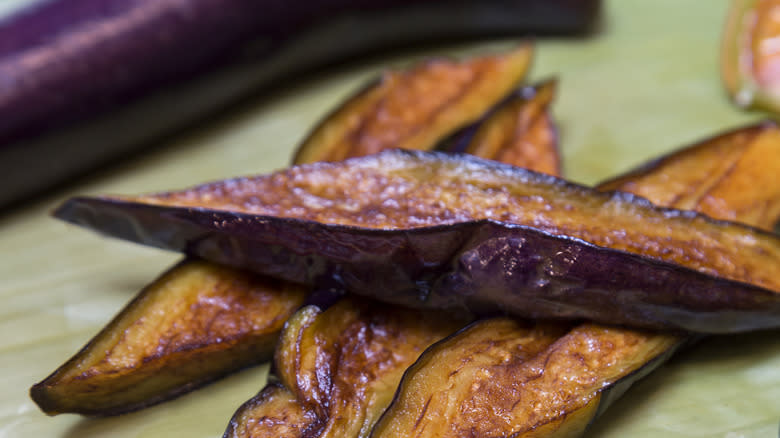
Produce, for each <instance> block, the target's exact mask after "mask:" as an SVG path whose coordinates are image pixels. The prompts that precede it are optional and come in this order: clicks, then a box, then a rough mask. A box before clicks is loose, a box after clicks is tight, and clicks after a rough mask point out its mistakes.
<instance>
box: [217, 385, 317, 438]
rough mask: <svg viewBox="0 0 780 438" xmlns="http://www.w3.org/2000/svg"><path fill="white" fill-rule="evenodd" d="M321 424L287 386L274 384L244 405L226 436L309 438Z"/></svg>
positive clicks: (230, 437) (231, 422)
mask: <svg viewBox="0 0 780 438" xmlns="http://www.w3.org/2000/svg"><path fill="white" fill-rule="evenodd" d="M318 424H319V423H318V420H317V416H316V415H315V414H314V412H313V411H310V410H307V409H306V408H304V407H303V406H302V405H301V404H300V403H298V400H297V399H296V398H295V394H293V393H292V392H291V391H290V390H289V389H287V388H285V387H284V385H282V384H280V383H279V382H274V383H270V384H269V385H267V386H266V387H265V388H264V389H263V390H262V391H261V392H260V394H258V395H257V396H255V397H253V398H252V399H250V400H249V401H247V402H246V403H244V404H243V405H241V407H240V408H239V410H238V411H237V412H236V413H235V415H233V418H231V419H230V425H229V426H228V429H227V431H225V435H224V436H225V438H232V437H235V438H238V437H275V438H299V437H305V436H309V435H308V434H309V431H310V430H311V429H313V428H315V427H317V425H318Z"/></svg>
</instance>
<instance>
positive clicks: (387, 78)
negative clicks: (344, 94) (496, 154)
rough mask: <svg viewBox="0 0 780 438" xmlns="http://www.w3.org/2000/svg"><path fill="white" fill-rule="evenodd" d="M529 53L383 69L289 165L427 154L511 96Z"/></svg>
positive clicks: (524, 48) (524, 49)
mask: <svg viewBox="0 0 780 438" xmlns="http://www.w3.org/2000/svg"><path fill="white" fill-rule="evenodd" d="M531 53H532V50H531V46H530V45H524V46H522V47H520V48H518V49H516V50H514V51H511V52H508V53H504V54H500V55H493V56H483V57H474V58H470V59H467V60H464V61H454V60H447V59H432V60H428V61H426V62H422V63H420V64H418V65H415V66H414V67H413V68H410V69H406V70H401V71H388V72H386V73H385V74H384V75H383V76H382V78H381V79H380V81H379V83H378V84H376V85H373V86H371V87H368V88H367V89H366V90H364V91H362V92H360V93H359V94H358V95H357V96H355V97H354V98H352V99H350V100H348V101H347V102H346V103H345V104H344V105H342V106H341V107H340V108H339V109H338V110H337V111H336V112H335V113H334V114H332V115H330V116H328V117H327V118H326V119H325V121H324V122H322V123H321V124H320V125H319V126H318V127H317V128H316V129H315V130H314V132H313V133H312V134H311V135H310V136H309V138H307V139H306V140H305V141H304V143H303V144H302V146H301V147H300V149H299V150H298V152H297V154H296V157H295V160H294V162H295V163H312V162H316V161H340V160H343V159H345V158H347V157H359V156H363V155H369V154H373V153H376V152H379V151H382V150H385V149H389V148H403V149H421V150H429V149H432V148H433V147H435V146H436V143H437V142H439V141H440V140H442V139H443V138H444V137H445V136H446V135H448V134H450V133H452V132H454V131H455V130H456V129H458V128H460V127H463V126H465V125H466V124H468V123H471V122H474V121H476V120H477V119H479V118H480V117H481V116H482V115H483V114H484V113H485V112H486V111H487V110H488V109H490V108H491V107H492V106H494V105H496V104H497V103H498V102H499V101H500V100H501V99H502V98H503V97H505V96H507V95H508V94H509V93H511V92H512V91H513V90H514V89H515V88H516V87H517V86H518V84H519V83H520V81H521V80H522V78H523V76H525V72H526V71H527V70H528V66H529V64H530V61H531Z"/></svg>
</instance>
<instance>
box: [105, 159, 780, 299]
mask: <svg viewBox="0 0 780 438" xmlns="http://www.w3.org/2000/svg"><path fill="white" fill-rule="evenodd" d="M118 199H120V200H123V201H130V202H141V203H148V204H157V205H165V206H177V207H206V208H211V209H219V210H230V211H235V212H244V213H250V214H257V215H268V216H277V217H284V218H295V219H304V220H311V221H317V222H321V223H329V224H341V225H352V226H359V227H366V228H382V229H409V228H417V227H423V226H431V225H443V224H453V223H457V222H462V221H469V220H478V219H493V220H497V221H502V222H507V223H512V224H522V225H529V226H533V227H536V228H538V229H540V230H542V231H545V232H549V233H551V234H555V235H563V236H571V237H576V238H580V239H583V240H585V241H588V242H591V243H594V244H596V245H600V246H604V247H609V248H614V249H618V250H624V251H628V252H632V253H636V254H642V255H646V256H649V257H653V258H656V259H660V260H664V261H668V262H672V263H676V264H679V265H682V266H686V267H689V268H693V269H697V270H699V271H701V272H704V273H708V274H713V275H718V276H722V277H725V278H729V279H732V280H737V281H744V282H749V283H753V284H756V285H759V286H762V287H765V288H768V289H771V290H775V291H780V278H778V276H777V275H775V273H776V267H777V266H778V263H779V262H780V241H779V240H778V239H777V238H776V237H775V236H771V235H766V234H763V233H759V232H756V231H755V230H752V229H748V228H745V227H742V226H737V225H731V224H718V223H715V222H713V221H711V220H709V219H707V218H706V217H703V216H692V215H684V214H681V213H679V212H674V211H671V212H670V211H665V210H662V209H658V208H654V207H652V206H650V205H649V204H646V203H644V202H636V201H634V200H632V199H629V198H627V197H626V196H610V195H608V194H599V193H597V192H594V191H591V190H588V189H585V188H582V187H578V186H573V185H569V184H565V183H563V182H562V180H557V179H554V178H551V177H547V176H542V175H539V174H534V173H532V172H526V171H523V170H521V169H517V168H510V167H501V166H500V165H498V164H493V163H490V162H485V161H476V160H475V159H471V158H467V157H454V158H452V157H448V156H444V155H441V154H424V153H417V154H409V153H404V152H398V151H388V152H384V153H380V154H378V155H372V156H368V157H362V158H358V159H352V160H347V161H344V162H339V163H318V164H314V165H305V166H297V167H292V168H290V169H288V170H285V171H281V172H277V173H274V174H270V175H267V176H260V177H254V178H244V179H235V180H228V181H222V182H217V183H212V184H207V185H203V186H198V187H195V188H192V189H189V190H184V191H180V192H170V193H164V194H158V195H147V196H138V197H123V198H118Z"/></svg>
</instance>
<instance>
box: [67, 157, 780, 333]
mask: <svg viewBox="0 0 780 438" xmlns="http://www.w3.org/2000/svg"><path fill="white" fill-rule="evenodd" d="M398 153H399V152H398V151H391V152H384V153H383V154H386V155H388V156H389V154H398ZM402 154H411V155H412V156H418V157H424V156H428V157H430V156H434V155H435V156H437V157H439V159H463V160H470V161H472V162H474V161H476V162H479V163H482V164H485V165H489V166H494V167H495V170H496V171H503V172H519V173H522V175H525V176H521V178H524V177H528V176H529V175H530V176H533V175H538V174H532V173H530V172H528V171H525V170H522V169H518V168H512V167H511V166H505V165H500V164H497V163H492V164H491V163H488V162H486V161H484V160H479V159H476V158H473V157H467V156H460V157H457V158H452V157H451V156H449V155H444V154H441V153H438V154H433V153H428V154H426V153H417V152H402ZM518 175H520V174H518ZM545 177H546V176H545ZM546 178H551V180H555V181H561V180H557V179H554V178H552V177H546ZM566 184H568V183H566ZM571 187H575V186H573V185H572V186H571ZM580 189H581V190H587V189H585V188H584V187H580ZM578 190H579V189H578ZM605 196H613V197H618V198H620V200H624V201H627V202H632V203H638V204H637V205H643V206H644V207H647V208H655V207H654V206H653V205H652V204H650V203H649V202H648V201H646V200H644V199H642V198H638V197H634V196H632V195H629V194H626V193H620V192H615V193H614V194H612V195H605ZM644 207H643V208H644ZM663 211H664V214H665V216H666V217H670V218H671V217H673V216H675V215H691V217H694V216H696V215H695V213H692V212H684V211H679V210H671V209H668V210H663ZM55 216H56V217H58V218H60V219H63V220H66V221H69V222H72V223H75V224H78V225H82V226H86V227H89V228H92V229H94V230H96V231H99V232H102V233H105V234H109V235H111V236H113V237H119V238H123V239H127V240H131V241H136V242H140V243H144V244H147V245H151V246H156V247H160V248H165V249H171V250H175V251H182V252H185V253H188V254H192V255H196V256H199V257H202V258H204V259H207V260H210V261H213V262H217V263H222V264H227V265H232V266H236V267H240V268H246V269H249V270H253V271H256V272H258V273H261V274H265V275H270V276H274V277H278V278H281V279H284V280H288V281H296V282H305V283H307V284H310V285H314V284H316V285H318V286H319V287H321V288H325V289H334V290H343V291H346V292H351V293H355V294H362V295H369V296H371V297H374V298H376V299H379V300H384V301H387V302H392V303H396V304H401V305H405V306H410V307H422V308H442V309H454V310H463V309H468V310H470V311H472V312H475V313H477V314H491V313H495V312H506V313H509V314H513V315H516V316H521V317H532V318H559V319H589V320H594V321H597V322H602V323H612V324H623V325H628V326H635V327H643V328H656V329H658V328H662V329H678V330H684V331H691V332H702V333H727V332H742V331H749V330H758V329H768V328H773V327H780V293H778V292H776V291H772V290H769V289H766V288H764V287H761V286H757V285H752V284H747V283H743V282H740V281H736V280H730V279H725V278H721V277H716V276H713V275H710V274H707V273H703V272H699V271H697V270H694V269H691V268H687V267H684V266H681V265H678V264H675V263H670V262H665V261H661V260H658V259H655V258H650V257H648V256H644V255H639V254H636V253H628V252H624V251H620V250H617V249H611V248H607V247H602V246H596V245H594V244H591V243H588V242H586V241H583V240H580V239H577V238H573V237H569V236H565V235H553V234H550V233H548V232H545V231H542V230H540V229H537V228H533V227H529V226H525V225H518V224H511V223H504V222H497V221H493V220H473V221H464V222H456V223H452V224H447V225H435V226H427V227H420V228H412V229H376V228H360V227H354V226H347V225H334V224H325V223H319V222H313V221H306V220H300V219H293V218H282V217H274V216H263V215H253V214H248V213H239V212H232V211H226V210H213V209H208V208H189V207H178V208H177V207H170V206H160V205H152V204H149V203H143V202H130V201H127V200H119V199H116V198H114V199H112V198H73V199H71V200H69V201H67V202H66V203H65V204H63V205H62V206H61V207H60V208H59V209H58V210H57V211H56V212H55ZM696 217H698V216H696ZM702 218H704V217H702ZM725 224H729V223H725ZM730 225H731V226H733V225H734V224H730ZM744 227H745V229H746V231H749V232H750V233H756V234H754V236H757V238H766V239H770V240H771V241H772V242H774V240H772V239H776V236H774V235H772V234H769V233H765V232H763V231H760V230H754V229H751V228H749V227H746V226H744ZM767 287H769V286H767Z"/></svg>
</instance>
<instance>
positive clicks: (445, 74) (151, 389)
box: [31, 46, 557, 415]
mask: <svg viewBox="0 0 780 438" xmlns="http://www.w3.org/2000/svg"><path fill="white" fill-rule="evenodd" d="M530 55H531V49H530V46H523V47H521V48H519V49H517V50H516V51H513V52H510V53H508V54H506V55H494V56H490V57H476V58H471V59H465V60H462V61H459V62H455V61H443V60H435V61H428V62H423V63H420V64H419V65H417V66H415V67H413V68H410V69H409V70H406V71H400V72H398V71H396V72H390V73H387V74H386V75H385V78H387V77H393V78H395V79H394V82H393V84H394V87H393V88H388V89H386V90H384V91H383V96H384V97H385V98H386V99H389V100H395V101H397V100H399V99H400V100H403V99H407V100H408V99H413V100H419V99H422V95H423V94H424V95H426V96H427V97H429V98H430V97H431V96H430V94H431V93H432V92H433V91H435V90H432V89H430V88H428V87H419V86H413V85H414V84H419V83H426V81H429V80H430V77H431V76H434V77H435V78H436V79H437V80H439V81H442V82H444V83H452V82H457V81H455V80H451V79H450V78H449V75H454V77H455V78H454V79H457V78H458V77H461V78H462V77H463V76H464V75H466V76H475V77H476V76H478V77H479V78H480V80H481V81H485V80H490V79H491V78H494V79H495V80H496V82H500V83H502V84H503V85H502V86H501V87H504V88H505V87H506V86H507V84H514V83H516V82H518V81H520V80H521V79H522V77H523V75H524V74H525V70H526V69H527V66H528V61H529V57H530ZM404 81H406V82H404ZM501 87H494V88H493V89H492V92H491V93H488V94H487V95H486V94H480V95H477V94H474V93H475V92H480V93H481V92H482V91H485V88H486V85H485V84H482V85H481V86H477V87H469V88H468V91H469V92H470V93H472V94H470V95H469V93H463V94H461V100H456V101H454V102H453V103H452V104H453V105H460V106H463V105H462V103H463V99H465V100H466V101H467V102H468V103H469V104H470V106H469V105H466V107H465V109H466V110H467V111H473V107H475V106H476V107H488V106H492V108H491V109H490V110H489V111H487V112H486V115H485V116H483V117H482V119H480V120H479V121H477V122H475V123H472V124H470V125H468V126H467V127H465V128H462V127H461V124H462V120H463V117H462V116H454V115H455V111H452V110H450V109H447V108H439V111H440V112H441V113H446V114H449V116H448V117H446V118H443V119H442V121H441V123H440V126H439V127H440V128H441V129H440V133H441V138H439V137H433V136H428V137H426V139H427V140H428V141H429V142H430V143H428V144H423V143H421V142H420V141H419V139H418V141H417V143H416V144H417V146H419V147H422V148H424V149H432V148H441V149H445V148H447V147H450V145H452V144H462V143H464V142H466V143H467V144H468V142H470V141H471V139H472V138H473V137H474V131H475V129H477V128H479V127H480V126H483V125H490V124H493V123H494V121H493V120H494V119H493V117H492V116H491V115H492V114H493V113H495V112H497V111H499V110H500V109H501V108H504V107H511V108H513V109H517V110H522V108H524V107H525V106H529V107H530V106H532V107H533V108H532V111H531V112H530V114H529V115H528V116H527V117H525V119H528V120H530V121H534V120H537V119H540V120H544V121H545V122H546V124H544V125H543V126H542V128H544V129H541V130H540V129H534V130H531V129H527V128H526V126H525V125H521V123H522V122H523V121H522V120H521V119H518V121H517V125H516V126H513V125H511V124H504V125H502V127H504V128H505V129H507V130H510V131H511V132H512V133H514V135H515V136H516V138H517V139H518V141H520V140H522V141H523V144H522V147H523V148H524V149H525V150H526V151H528V153H529V154H531V155H532V156H533V157H534V158H535V159H536V160H540V161H541V162H557V146H556V144H555V143H549V142H546V141H553V142H554V141H555V140H557V139H556V137H555V127H554V126H553V124H552V122H551V119H550V117H549V115H548V114H547V111H548V108H547V106H548V105H549V103H550V98H549V97H550V96H551V94H552V88H553V87H554V84H552V83H548V84H544V85H543V86H540V87H539V88H538V89H539V90H546V91H545V92H544V93H543V94H544V95H545V96H546V97H545V99H544V101H543V102H540V101H539V98H538V97H536V96H538V95H541V94H542V93H541V92H537V91H536V90H537V88H536V87H525V88H523V89H522V90H521V91H519V92H515V91H514V90H511V92H507V95H505V96H503V95H502V96H499V95H498V94H497V93H495V90H497V89H498V88H501ZM445 91H446V87H445ZM364 94H365V92H361V93H358V95H357V96H356V97H355V98H353V99H351V100H350V101H349V102H354V101H359V100H360V99H361V96H363V95H364ZM415 96H416V97H415ZM518 103H521V104H524V105H518ZM369 109H370V108H368V107H365V106H361V105H359V106H350V105H349V104H346V105H344V106H342V108H341V109H339V110H337V111H335V112H334V113H333V116H331V117H329V118H327V119H326V120H325V121H323V122H322V123H321V124H320V126H319V127H318V128H317V129H315V131H314V133H313V134H312V135H310V136H309V139H308V140H307V141H305V142H304V143H303V144H302V146H301V149H300V150H301V151H302V152H303V151H305V152H306V153H302V152H301V153H299V155H300V156H301V157H303V156H308V157H310V158H311V157H312V156H313V155H317V154H319V158H321V159H325V158H326V154H327V153H330V152H332V149H329V148H331V147H335V146H334V145H333V144H328V143H327V142H322V141H321V139H322V138H323V135H325V134H323V132H326V131H328V132H330V131H333V130H336V131H338V129H339V128H337V127H338V126H339V124H340V123H345V121H348V120H351V119H354V118H359V117H363V115H364V114H366V113H368V110H369ZM418 115H420V116H424V118H427V117H428V116H429V115H428V114H422V113H420V114H418ZM525 119H523V120H525ZM415 120H416V119H405V120H404V121H405V123H406V126H405V125H404V124H402V123H396V124H394V125H393V126H392V127H393V128H394V129H397V130H399V133H402V132H406V131H408V129H407V128H408V127H419V126H418V125H419V124H421V123H423V121H424V120H419V121H415ZM447 123H449V124H450V125H449V126H450V128H449V129H445V128H446V126H447ZM534 126H539V123H536V125H534ZM385 128H386V129H389V128H391V127H390V126H386V127H385ZM545 129H546V130H547V131H545ZM451 131H455V133H454V134H452V133H451ZM526 132H527V134H526ZM399 135H400V134H399ZM529 135H533V137H530V136H529ZM362 138H365V137H362ZM542 140H544V141H545V142H542ZM345 141H353V142H357V141H358V137H353V138H351V139H346V140H345ZM345 145H348V144H346V143H341V144H340V145H339V147H341V148H345V147H346V146H345ZM346 149H347V150H352V151H354V150H356V149H359V148H358V147H352V148H346ZM329 151H330V152H329ZM517 156H518V157H522V154H518V155H517ZM301 159H303V158H301ZM233 277H235V278H233ZM255 277H256V276H255V275H253V274H250V273H248V272H242V271H237V270H231V269H227V268H224V267H222V266H220V265H217V264H211V263H209V262H206V261H203V260H198V259H187V260H184V261H182V262H180V263H179V264H177V265H176V266H174V267H172V268H171V269H170V270H169V271H167V272H166V273H165V274H163V276H162V277H161V278H159V279H158V280H155V281H154V282H153V283H152V284H151V285H150V286H148V287H147V288H145V289H144V290H143V291H141V292H140V294H139V296H138V297H136V299H135V300H134V301H133V303H138V302H142V303H144V305H143V306H138V305H135V304H130V306H129V307H128V308H126V309H124V310H123V311H121V312H120V314H119V315H117V316H116V317H115V318H114V320H113V321H112V322H111V323H110V324H109V327H107V328H106V329H104V330H103V331H102V332H101V334H100V335H99V336H98V337H97V338H96V339H95V340H93V341H92V342H90V343H89V344H88V345H87V346H85V347H84V348H83V349H82V350H81V351H80V352H79V353H77V355H76V356H75V357H74V358H73V359H71V360H70V361H68V362H67V363H66V364H65V365H63V366H62V367H60V368H59V369H58V370H57V371H55V372H54V373H53V374H52V375H51V376H50V377H49V378H47V379H46V380H44V381H43V382H41V383H39V384H37V385H35V386H34V387H33V388H32V390H31V395H32V398H33V400H34V401H36V403H38V404H39V405H40V407H41V409H42V410H44V411H45V412H47V413H49V414H51V415H54V414H57V413H63V412H74V413H81V414H87V415H111V414H117V413H122V412H127V411H131V410H136V409H140V408H142V407H146V406H149V405H151V404H155V403H159V402H162V401H165V400H167V399H170V398H172V397H175V396H177V395H179V394H182V393H184V392H187V391H189V390H192V389H194V388H196V387H198V386H200V385H201V384H203V383H206V382H209V381H212V380H215V379H217V378H218V377H220V376H222V375H224V374H227V373H229V372H231V371H233V370H237V369H239V368H244V367H246V366H250V365H253V364H256V363H259V362H263V361H264V360H266V359H268V358H269V356H270V354H271V352H273V350H274V346H275V345H276V340H277V336H276V335H275V334H274V332H273V330H276V333H277V334H278V332H279V331H280V330H281V322H283V321H285V320H286V319H287V318H288V317H289V316H291V315H292V313H293V312H294V311H295V310H296V309H297V307H298V306H299V305H300V304H301V303H302V300H303V298H302V297H303V296H304V292H303V288H301V287H300V286H297V285H294V284H284V283H281V282H278V281H274V280H269V279H262V278H255ZM199 279H200V280H199ZM212 279H213V280H214V281H216V282H217V284H218V285H220V286H219V287H212V286H213V283H214V282H213V281H212ZM249 279H251V280H249ZM199 281H202V283H199ZM231 282H234V283H235V284H237V285H239V284H244V283H247V282H252V283H254V284H256V285H257V287H256V289H257V290H256V292H255V293H256V294H257V297H256V299H257V300H258V301H262V302H264V303H266V306H267V307H266V310H265V311H260V310H259V309H257V308H252V309H244V308H241V307H236V306H233V307H224V308H222V309H221V311H220V312H221V313H220V318H222V319H223V320H227V319H231V320H233V321H242V320H249V319H251V321H253V324H254V326H255V327H256V328H257V330H259V331H258V332H257V333H254V332H246V333H244V336H242V337H241V339H240V340H236V341H235V342H233V343H227V342H221V341H218V340H217V339H220V338H209V337H208V336H205V333H200V332H198V331H197V330H196V329H197V327H193V326H190V325H188V324H180V325H167V326H159V327H158V328H159V329H160V330H159V331H155V330H153V329H151V328H150V329H147V330H146V331H145V332H144V333H145V335H144V337H138V336H135V337H134V336H124V337H123V338H122V342H123V344H122V345H123V347H122V348H123V349H125V350H132V351H138V352H141V351H145V349H148V346H149V345H152V344H154V343H158V344H163V343H166V342H168V341H167V340H168V339H174V338H175V339H188V340H189V345H190V347H188V348H187V350H188V351H191V352H192V354H195V352H197V357H198V360H199V361H201V363H202V366H199V367H197V368H195V367H191V368H192V370H191V371H192V372H191V373H189V374H187V373H179V371H178V368H179V367H180V366H181V360H185V359H186V358H184V359H181V360H180V359H177V358H176V357H174V356H177V355H178V356H182V353H181V352H180V351H174V350H170V351H168V350H159V351H157V352H156V353H155V354H156V356H155V358H154V360H148V361H143V360H140V361H137V362H136V363H132V364H129V363H126V362H117V361H116V360H115V359H113V358H112V357H111V353H112V351H113V350H107V351H106V350H101V349H97V350H96V347H98V346H100V347H101V348H102V347H103V346H104V344H103V343H102V341H100V340H99V339H107V338H112V337H113V338H117V337H118V336H121V332H123V331H127V330H128V328H133V327H138V326H140V325H144V322H145V321H147V320H150V319H151V320H154V319H155V318H156V316H155V315H154V314H150V315H148V314H147V312H154V311H155V309H159V308H161V307H165V306H174V307H175V306H176V305H178V304H181V305H185V304H186V303H187V302H190V301H192V302H195V301H197V300H200V299H202V298H203V297H208V299H209V300H212V302H217V301H218V300H222V299H224V300H230V299H232V298H231V297H232V296H233V295H235V293H236V292H235V291H233V290H231V288H230V287H229V286H230V285H231ZM199 284H201V285H202V287H199V286H198V285H199ZM163 289H164V290H165V291H167V292H166V293H160V292H159V291H160V290H163ZM239 289H240V288H239ZM306 289H307V290H308V288H306ZM286 293H290V295H289V297H288V296H287V295H285V294H286ZM167 294H173V295H174V296H176V297H178V299H179V300H180V301H178V302H176V303H173V304H171V303H170V302H169V301H168V300H169V296H168V295H167ZM290 300H295V301H290ZM248 310H251V313H249V312H248ZM181 315H182V318H183V319H185V320H194V319H197V318H199V316H198V315H197V309H194V310H193V311H192V314H187V313H186V312H184V311H183V310H182V314H181ZM144 326H145V327H154V326H150V325H144ZM163 329H164V330H163ZM258 334H262V336H259V335H258ZM216 344H220V345H216ZM233 350H235V352H236V354H231V351H233ZM249 351H253V352H255V353H257V354H255V355H249V354H245V353H244V352H249ZM101 355H103V356H104V357H102V358H100V356H101ZM168 355H171V356H172V357H168ZM212 355H213V356H212ZM182 357H183V356H182ZM228 357H229V358H230V361H226V360H225V358H228ZM85 358H90V359H89V360H87V362H84V361H85ZM139 358H140V356H139ZM97 362H100V363H102V364H103V365H101V366H100V367H92V368H91V369H90V372H89V375H88V376H86V375H82V376H81V377H79V378H78V381H79V382H81V383H80V384H81V385H82V386H74V384H73V379H71V378H70V377H68V376H74V375H80V374H81V373H83V372H86V368H83V367H82V368H74V366H75V364H82V363H97ZM112 364H113V366H112ZM220 364H221V365H220ZM196 370H197V371H198V372H199V373H196ZM158 375H162V376H172V375H175V376H176V377H177V378H176V379H167V380H165V384H160V383H159V382H158V383H152V382H151V381H150V380H153V379H154V378H155V376H158ZM130 387H133V388H134V391H130V390H129V389H128V388H130ZM85 388H88V389H85ZM140 388H143V390H140Z"/></svg>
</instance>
